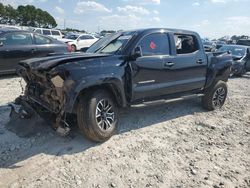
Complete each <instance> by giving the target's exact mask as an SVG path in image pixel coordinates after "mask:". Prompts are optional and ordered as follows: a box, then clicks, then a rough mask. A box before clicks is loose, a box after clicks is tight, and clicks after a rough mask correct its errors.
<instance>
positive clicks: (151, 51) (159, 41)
mask: <svg viewBox="0 0 250 188" xmlns="http://www.w3.org/2000/svg"><path fill="white" fill-rule="evenodd" d="M138 46H140V47H141V49H142V56H152V55H168V54H169V40H168V36H167V34H165V33H155V34H150V35H148V36H146V37H144V38H143V39H142V40H141V41H140V42H139V44H138Z"/></svg>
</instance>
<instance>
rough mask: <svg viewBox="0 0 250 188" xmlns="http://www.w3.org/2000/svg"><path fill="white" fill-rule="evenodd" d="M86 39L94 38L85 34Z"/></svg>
mask: <svg viewBox="0 0 250 188" xmlns="http://www.w3.org/2000/svg"><path fill="white" fill-rule="evenodd" d="M86 38H87V39H94V37H92V36H90V35H86Z"/></svg>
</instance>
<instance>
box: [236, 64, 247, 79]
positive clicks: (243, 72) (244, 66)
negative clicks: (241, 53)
mask: <svg viewBox="0 0 250 188" xmlns="http://www.w3.org/2000/svg"><path fill="white" fill-rule="evenodd" d="M246 72H247V70H246V65H243V66H242V69H241V71H240V73H238V74H236V76H239V77H242V76H243V75H244V74H246Z"/></svg>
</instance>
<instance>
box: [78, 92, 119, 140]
mask: <svg viewBox="0 0 250 188" xmlns="http://www.w3.org/2000/svg"><path fill="white" fill-rule="evenodd" d="M117 118H118V108H117V105H116V103H115V100H114V99H113V96H112V95H111V94H110V93H109V92H107V91H106V90H96V91H94V92H93V93H92V94H91V95H90V96H89V97H82V98H81V99H80V102H79V104H78V109H77V121H78V126H79V128H80V130H81V132H82V133H83V134H84V135H85V136H86V137H87V138H89V139H90V140H93V141H96V142H103V141H105V140H107V139H109V138H110V137H111V136H112V135H114V134H115V132H116V128H117Z"/></svg>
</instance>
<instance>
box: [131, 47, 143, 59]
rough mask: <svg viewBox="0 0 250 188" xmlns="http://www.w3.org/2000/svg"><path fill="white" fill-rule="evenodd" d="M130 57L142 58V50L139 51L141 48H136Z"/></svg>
mask: <svg viewBox="0 0 250 188" xmlns="http://www.w3.org/2000/svg"><path fill="white" fill-rule="evenodd" d="M132 56H133V58H135V59H136V58H138V57H141V56H142V49H141V46H137V47H136V48H135V49H134V52H133V54H132Z"/></svg>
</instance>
